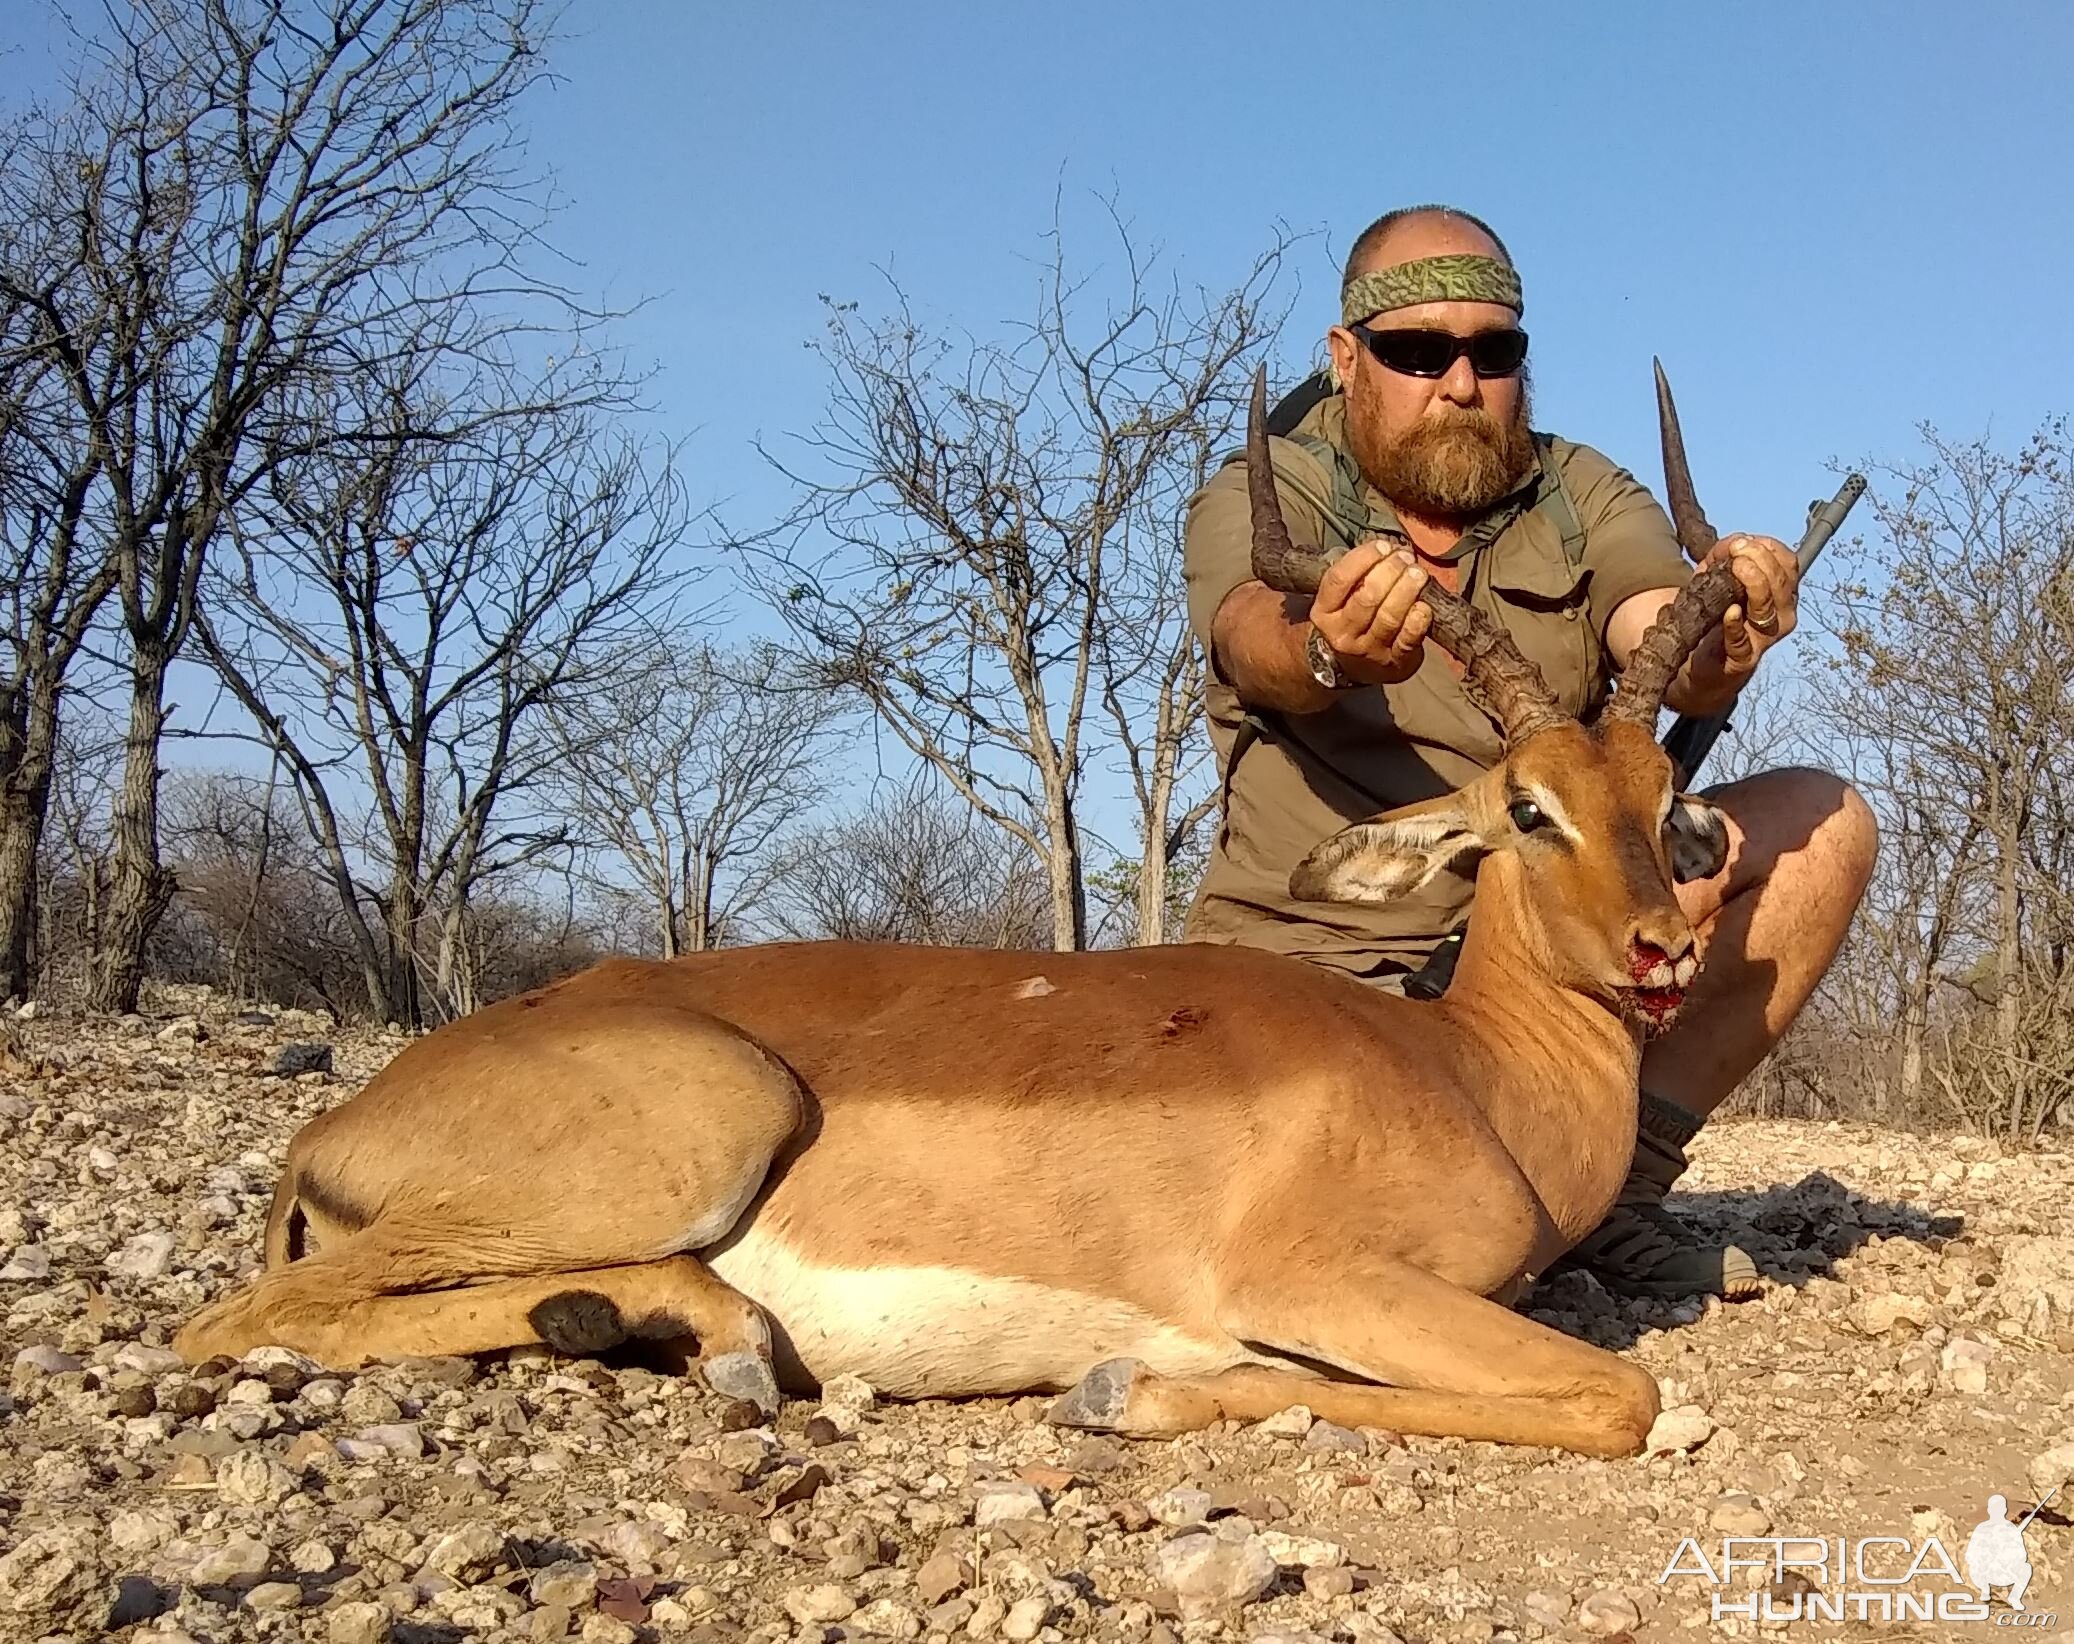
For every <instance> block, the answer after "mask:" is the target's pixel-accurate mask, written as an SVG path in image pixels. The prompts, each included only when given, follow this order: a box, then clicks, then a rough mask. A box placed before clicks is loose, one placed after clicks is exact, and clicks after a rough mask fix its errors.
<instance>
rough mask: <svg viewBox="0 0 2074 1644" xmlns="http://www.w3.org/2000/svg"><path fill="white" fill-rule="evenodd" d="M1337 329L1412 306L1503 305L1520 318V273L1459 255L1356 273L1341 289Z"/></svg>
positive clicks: (1490, 260)
mask: <svg viewBox="0 0 2074 1644" xmlns="http://www.w3.org/2000/svg"><path fill="white" fill-rule="evenodd" d="M1339 303H1340V324H1342V325H1353V324H1356V323H1357V322H1359V321H1361V320H1365V319H1367V318H1368V317H1369V316H1370V315H1371V314H1380V313H1382V312H1383V311H1384V310H1386V309H1391V308H1409V307H1411V306H1412V305H1413V304H1414V303H1503V304H1504V305H1505V306H1506V307H1507V308H1509V309H1511V310H1512V311H1513V312H1514V313H1524V312H1525V306H1526V305H1525V304H1524V303H1523V302H1522V301H1521V300H1520V284H1519V272H1518V270H1516V269H1514V268H1513V267H1512V266H1511V265H1510V264H1507V263H1501V262H1499V261H1498V260H1497V258H1495V257H1482V256H1477V255H1475V254H1473V253H1461V254H1458V255H1455V256H1449V257H1421V258H1419V259H1418V260H1417V261H1416V262H1409V263H1399V264H1397V265H1396V266H1395V267H1394V268H1379V269H1377V270H1376V271H1375V272H1374V273H1372V274H1357V275H1355V276H1354V278H1352V279H1351V280H1349V281H1348V282H1347V283H1346V284H1345V285H1344V286H1343V287H1341V289H1340V295H1339Z"/></svg>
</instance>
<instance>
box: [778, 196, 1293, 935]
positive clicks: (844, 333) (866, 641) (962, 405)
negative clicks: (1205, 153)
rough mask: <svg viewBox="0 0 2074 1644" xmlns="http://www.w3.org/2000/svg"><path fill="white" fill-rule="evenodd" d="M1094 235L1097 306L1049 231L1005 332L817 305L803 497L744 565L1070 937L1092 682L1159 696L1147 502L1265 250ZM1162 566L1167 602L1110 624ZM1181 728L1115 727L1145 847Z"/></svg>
mask: <svg viewBox="0 0 2074 1644" xmlns="http://www.w3.org/2000/svg"><path fill="white" fill-rule="evenodd" d="M1116 242H1117V247H1118V250H1119V253H1120V255H1121V260H1122V264H1123V269H1122V273H1121V276H1120V278H1119V280H1118V281H1117V289H1116V292H1115V294H1114V296H1113V297H1112V299H1111V300H1110V301H1108V302H1107V303H1105V304H1098V303H1097V302H1096V300H1095V299H1094V298H1093V297H1092V295H1091V292H1090V287H1089V284H1088V282H1086V281H1081V280H1076V279H1075V277H1074V276H1073V275H1071V274H1070V273H1069V272H1068V266H1067V262H1066V258H1065V255H1064V251H1063V248H1062V245H1061V242H1060V240H1059V238H1058V236H1057V235H1056V234H1055V235H1054V238H1053V247H1052V256H1051V258H1050V261H1049V265H1048V266H1047V267H1046V268H1045V270H1044V272H1043V276H1042V282H1041V286H1040V289H1039V292H1038V295H1037V302H1036V313H1035V316H1034V318H1033V319H1032V321H1031V322H1030V323H1029V324H1027V325H1026V326H1023V327H1021V328H1019V329H1018V331H1017V332H1016V333H1012V334H1011V335H1010V336H1009V337H1007V338H1006V339H1004V340H981V341H976V342H974V341H964V342H954V341H952V340H951V339H949V338H948V337H944V336H932V335H930V334H929V333H928V331H927V330H926V329H925V328H924V326H923V325H922V323H921V322H920V321H919V320H918V319H917V318H916V317H915V315H914V314H913V313H912V312H911V311H910V309H909V307H908V305H907V303H906V301H905V299H904V298H901V297H900V296H899V294H898V293H897V292H896V293H895V307H894V312H893V313H892V315H891V316H890V317H889V318H887V319H884V320H882V321H879V322H878V323H876V324H867V323H865V322H863V321H860V320H859V318H858V317H857V313H856V309H855V307H854V305H838V304H831V305H830V310H829V317H828V327H827V333H826V336H825V338H824V340H823V342H822V344H821V347H820V352H821V354H822V357H823V359H824V361H825V362H826V364H827V367H828V370H829V374H830V378H831V399H830V407H829V411H828V414H827V417H826V418H825V420H824V421H823V423H822V424H821V426H820V427H819V428H818V429H817V431H816V433H815V434H814V435H813V436H812V437H811V438H810V439H809V440H808V441H807V442H806V443H807V447H808V451H809V453H810V455H811V457H812V458H814V459H815V461H816V467H815V470H814V471H813V472H805V471H802V470H801V469H799V468H794V467H787V466H786V465H784V464H780V465H779V466H780V468H781V471H783V472H785V473H786V474H787V476H788V477H789V478H791V479H792V480H794V481H795V483H797V484H798V485H799V486H800V487H801V502H800V504H799V506H798V508H797V511H796V512H795V513H794V515H793V516H792V517H791V518H790V519H789V520H788V521H787V522H786V523H785V525H784V526H782V527H781V528H780V529H779V530H778V531H776V532H774V533H772V534H771V535H770V536H769V537H767V538H765V539H763V540H762V541H761V542H759V543H757V544H755V545H754V547H755V550H756V551H755V552H753V553H752V554H751V555H750V556H749V557H748V559H747V561H746V563H747V564H748V566H749V568H750V575H751V577H752V579H753V581H754V582H755V584H756V586H757V587H758V588H759V589H760V590H761V592H762V593H763V595H764V596H765V597H766V598H767V599H768V600H769V602H770V603H771V605H772V607H773V608H774V609H775V610H776V611H777V612H778V613H779V614H780V615H781V616H782V618H783V619H784V621H785V622H786V623H787V624H788V625H789V626H790V627H791V629H792V631H793V633H794V634H795V635H796V636H797V637H798V639H799V641H800V643H801V645H802V646H803V648H804V649H805V651H806V653H807V654H808V656H809V657H810V658H812V659H813V661H814V662H815V663H816V664H817V665H818V667H819V669H820V670H821V673H822V675H823V677H824V678H825V679H826V680H827V682H828V683H829V684H830V685H832V686H834V687H837V688H839V689H841V690H844V691H846V692H849V693H852V694H854V696H855V697H856V698H857V699H859V700H860V701H862V702H863V703H864V704H866V705H868V706H869V708H870V709H871V711H872V712H873V713H874V714H875V715H876V716H877V718H878V721H879V723H880V724H881V725H882V726H883V727H884V728H885V729H886V730H888V731H890V732H891V733H892V734H893V735H894V736H895V737H896V738H897V739H898V740H899V742H900V743H901V744H902V745H903V746H904V747H905V748H906V749H907V750H908V752H909V753H911V754H912V755H913V756H914V757H915V758H916V759H917V760H919V761H921V762H922V763H923V764H924V765H926V766H927V767H928V768H929V769H930V770H931V771H932V772H933V773H934V774H935V776H936V777H937V779H939V780H940V781H941V782H942V783H944V784H945V785H946V786H947V787H948V788H949V789H950V791H952V792H953V793H955V794H957V795H958V796H959V797H960V798H962V799H963V800H964V802H965V803H966V804H968V805H969V806H971V807H972V809H973V810H974V812H975V813H976V814H977V815H978V816H979V817H980V818H982V819H983V820H984V821H985V822H987V823H988V824H989V825H991V826H993V827H995V828H997V829H999V830H1000V831H1001V832H1002V833H1004V834H1006V835H1007V836H1008V837H1009V838H1010V839H1012V840H1014V841H1015V842H1017V844H1019V845H1020V846H1021V847H1022V848H1023V849H1024V850H1026V851H1027V852H1028V853H1029V854H1030V856H1031V858H1032V860H1033V861H1035V862H1036V863H1038V864H1039V865H1040V866H1041V868H1042V869H1043V871H1044V874H1045V878H1046V883H1047V884H1048V886H1049V898H1050V903H1051V924H1052V935H1051V939H1052V942H1053V944H1054V945H1055V946H1057V947H1059V948H1076V947H1081V946H1084V945H1085V944H1086V942H1087V938H1088V918H1087V907H1086V888H1085V861H1084V857H1085V846H1084V843H1083V839H1082V831H1083V830H1082V818H1081V815H1080V806H1081V794H1082V782H1083V776H1084V771H1085V767H1086V763H1087V761H1088V759H1089V758H1090V755H1091V751H1092V750H1091V747H1090V741H1091V737H1092V736H1093V735H1094V734H1096V731H1095V729H1094V727H1095V726H1098V725H1099V718H1100V712H1099V704H1100V703H1101V702H1102V699H1103V696H1102V693H1103V691H1104V689H1105V683H1106V684H1107V685H1109V686H1111V687H1113V689H1114V690H1115V691H1116V693H1117V694H1118V697H1119V700H1121V699H1122V698H1123V697H1125V696H1129V695H1131V694H1133V693H1138V692H1141V691H1143V690H1145V689H1147V688H1148V687H1149V689H1150V691H1151V694H1152V695H1153V696H1154V697H1155V698H1157V697H1158V694H1159V690H1160V689H1161V687H1160V686H1159V685H1158V683H1157V682H1158V681H1160V680H1162V679H1163V678H1165V676H1166V673H1167V671H1168V667H1169V664H1170V662H1171V661H1172V647H1171V645H1170V644H1169V643H1168V642H1169V641H1170V639H1171V637H1172V634H1173V631H1174V630H1173V622H1175V621H1178V600H1177V597H1176V595H1175V588H1176V586H1177V584H1176V583H1175V582H1174V581H1173V579H1172V578H1171V577H1169V578H1167V579H1166V580H1165V582H1164V584H1162V583H1161V581H1160V579H1159V578H1158V577H1157V576H1156V575H1154V574H1153V573H1152V572H1151V569H1150V567H1151V562H1152V557H1153V556H1154V555H1155V554H1156V553H1157V552H1158V551H1159V548H1156V547H1155V543H1157V544H1159V547H1165V546H1166V545H1167V544H1168V543H1169V541H1170V539H1169V538H1168V537H1167V536H1166V535H1165V534H1164V533H1160V534H1157V535H1154V534H1152V528H1151V526H1150V523H1149V515H1150V513H1151V512H1152V510H1153V507H1154V505H1155V504H1156V503H1160V502H1164V501H1167V500H1170V499H1171V498H1172V497H1173V496H1174V494H1175V492H1176V490H1177V489H1178V480H1177V474H1179V473H1186V472H1190V471H1193V470H1194V469H1195V468H1197V467H1199V465H1200V462H1201V453H1202V450H1203V448H1204V444H1205V439H1206V434H1205V430H1206V427H1208V428H1223V427H1225V426H1227V425H1228V423H1229V420H1230V418H1231V416H1232V414H1233V411H1234V408H1235V407H1236V406H1238V405H1239V404H1240V402H1241V394H1242V390H1243V388H1244V386H1245V371H1244V366H1245V364H1246V362H1247V360H1248V359H1249V357H1250V356H1252V355H1253V354H1254V353H1256V352H1257V351H1258V350H1259V349H1260V347H1261V346H1262V345H1263V344H1264V343H1265V342H1266V340H1267V339H1268V337H1269V335H1270V334H1271V332H1272V329H1273V323H1272V321H1271V319H1270V317H1269V316H1268V314H1267V313H1266V310H1265V307H1264V304H1265V302H1266V301H1267V299H1268V296H1269V294H1270V291H1271V288H1272V286H1273V283H1274V281H1275V278H1276V275H1277V273H1278V271H1279V269H1280V265H1281V258H1282V254H1283V249H1284V242H1281V241H1277V243H1276V244H1275V245H1274V246H1273V247H1272V248H1271V249H1270V250H1269V251H1267V252H1266V253H1265V254H1263V255H1262V256H1261V258H1260V259H1259V260H1258V261H1257V262H1256V263H1255V264H1254V265H1253V267H1252V268H1251V269H1249V270H1248V271H1247V272H1246V274H1245V275H1244V277H1243V278H1241V279H1240V280H1239V282H1238V283H1237V284H1236V285H1235V286H1233V287H1232V288H1230V289H1228V290H1225V291H1221V292H1211V291H1205V290H1195V291H1185V290H1183V289H1181V288H1179V287H1178V286H1176V285H1172V284H1168V285H1165V286H1162V285H1161V284H1160V283H1159V281H1158V279H1157V277H1156V275H1155V273H1154V270H1153V268H1152V266H1151V264H1150V262H1148V261H1141V260H1140V258H1139V257H1138V256H1137V255H1136V253H1135V251H1134V250H1133V248H1132V245H1131V242H1130V238H1129V235H1128V234H1127V233H1126V232H1125V231H1124V229H1123V227H1122V225H1121V224H1120V223H1119V224H1118V225H1117V234H1116ZM1091 310H1097V311H1096V312H1093V313H1092V317H1090V314H1089V311H1091ZM1134 530H1135V531H1137V532H1139V533H1141V534H1142V535H1141V537H1140V538H1139V541H1138V547H1139V548H1140V549H1142V552H1134V551H1133V549H1132V547H1131V545H1130V544H1131V533H1132V532H1133V531H1134ZM1162 587H1163V588H1164V594H1165V597H1166V598H1167V599H1168V600H1169V601H1170V602H1171V603H1170V607H1169V608H1168V610H1166V611H1165V612H1163V618H1164V619H1165V620H1161V621H1160V622H1158V623H1157V624H1155V626H1154V627H1153V629H1152V630H1151V632H1149V633H1145V634H1141V635H1137V636H1126V635H1125V634H1124V632H1123V625H1124V623H1125V622H1126V621H1129V620H1135V621H1138V622H1141V623H1142V622H1143V621H1144V620H1145V616H1144V610H1145V604H1146V601H1147V599H1148V597H1151V596H1152V595H1154V594H1155V593H1156V592H1158V591H1159V590H1161V589H1162ZM1132 643H1137V644H1139V645H1142V646H1144V647H1145V648H1146V649H1145V652H1144V654H1142V655H1134V654H1133V653H1132V652H1131V650H1130V645H1131V644H1132ZM1105 660H1106V661H1107V663H1108V664H1109V665H1110V667H1109V671H1108V672H1107V673H1106V674H1105V671H1104V663H1105ZM1185 666H1186V665H1185V663H1184V664H1183V669H1182V671H1184V672H1185ZM1171 691H1172V693H1173V694H1174V695H1176V696H1177V698H1178V697H1184V696H1185V695H1186V687H1185V685H1183V684H1182V683H1181V682H1180V681H1179V680H1178V679H1177V680H1176V682H1175V683H1174V685H1173V686H1172V687H1171ZM1091 709H1094V710H1095V715H1094V720H1093V723H1092V724H1091V719H1090V710H1091ZM1191 728H1192V721H1190V720H1189V718H1188V714H1187V711H1186V709H1185V708H1178V711H1177V712H1176V713H1174V714H1173V715H1172V716H1170V720H1169V722H1168V724H1167V725H1166V726H1165V728H1164V730H1162V731H1160V732H1156V733H1155V741H1154V744H1153V745H1152V746H1150V747H1149V748H1147V749H1146V750H1145V754H1146V757H1144V758H1139V757H1138V752H1139V749H1138V745H1137V744H1134V745H1133V760H1132V763H1133V768H1134V771H1135V772H1136V774H1137V775H1138V776H1139V777H1140V779H1141V789H1142V795H1141V802H1142V803H1143V804H1144V805H1145V806H1147V807H1149V809H1148V810H1147V815H1148V817H1151V818H1152V819H1153V833H1152V834H1151V835H1150V836H1149V844H1150V849H1149V850H1148V853H1147V854H1148V855H1149V856H1161V855H1162V854H1163V852H1164V851H1165V849H1166V847H1167V844H1168V839H1167V837H1166V835H1167V834H1168V833H1169V832H1170V831H1171V830H1170V829H1169V828H1168V827H1167V825H1166V822H1165V818H1164V815H1163V814H1155V813H1161V812H1162V808H1163V807H1165V806H1166V805H1167V804H1169V803H1170V796H1171V791H1172V790H1171V787H1170V785H1169V784H1170V782H1171V780H1172V777H1173V771H1174V767H1175V766H1176V765H1178V763H1179V755H1178V753H1177V752H1176V750H1177V749H1178V748H1179V747H1180V746H1181V745H1182V744H1183V743H1184V742H1185V741H1186V738H1187V734H1188V732H1189V730H1190V729H1191ZM1161 736H1165V737H1166V738H1167V739H1168V740H1167V741H1166V742H1160V741H1159V740H1158V738H1159V737H1161ZM1154 878H1155V879H1156V873H1155V874H1154Z"/></svg>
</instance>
